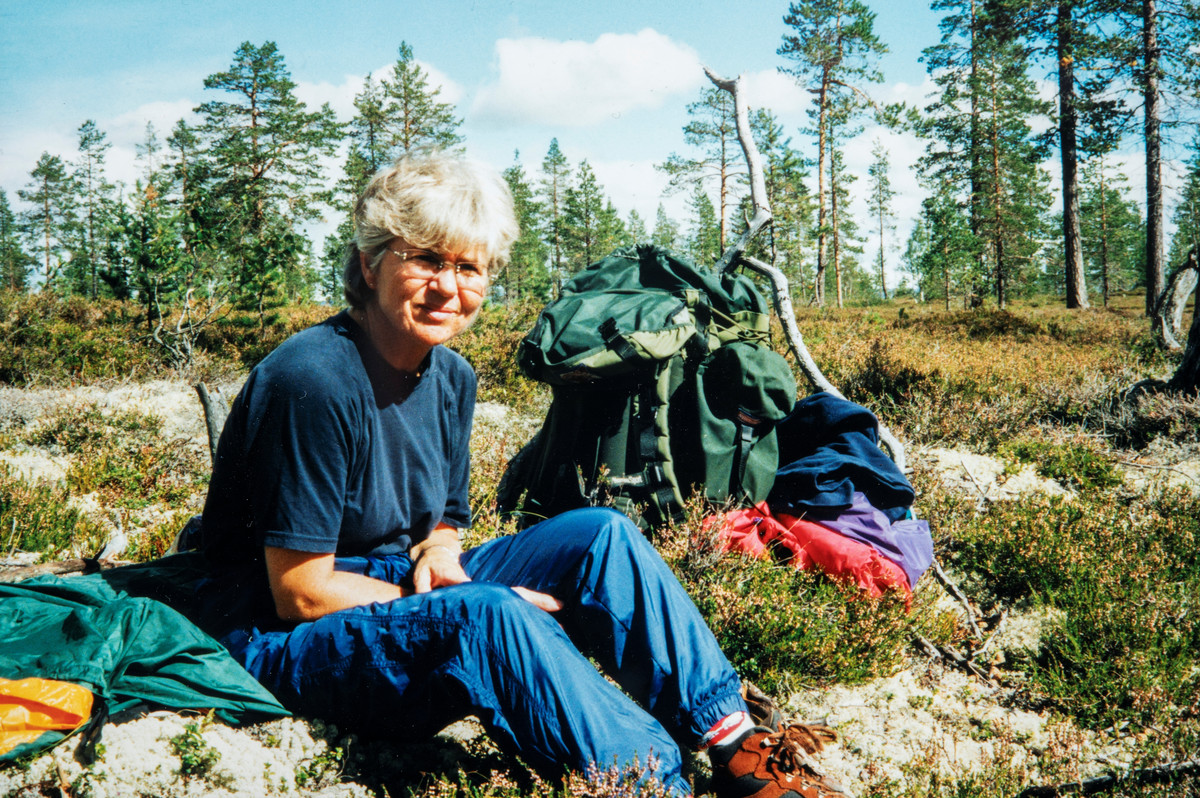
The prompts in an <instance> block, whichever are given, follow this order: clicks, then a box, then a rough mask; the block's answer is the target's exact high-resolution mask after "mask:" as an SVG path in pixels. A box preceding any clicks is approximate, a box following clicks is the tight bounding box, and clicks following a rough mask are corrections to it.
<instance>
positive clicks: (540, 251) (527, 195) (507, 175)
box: [497, 152, 550, 302]
mask: <svg viewBox="0 0 1200 798" xmlns="http://www.w3.org/2000/svg"><path fill="white" fill-rule="evenodd" d="M504 180H505V182H506V183H508V190H509V192H511V193H512V197H513V210H515V211H516V216H517V224H518V225H520V228H521V235H520V237H519V238H518V239H517V240H516V241H515V242H513V246H512V252H511V255H510V259H509V263H508V267H507V268H506V269H505V270H504V272H503V274H501V275H498V276H497V281H498V283H499V284H500V285H501V287H503V289H504V295H505V298H506V299H508V300H510V301H517V300H521V299H525V298H533V299H536V300H538V301H539V302H545V301H546V300H548V299H549V298H550V274H549V272H547V271H546V254H547V250H546V244H545V242H544V241H542V238H541V236H540V235H539V232H538V231H539V230H540V229H541V226H542V225H541V213H542V207H541V205H540V204H539V203H538V201H537V198H536V196H535V195H534V191H533V187H532V186H531V185H530V184H529V181H528V180H527V179H526V177H525V169H524V168H523V167H522V166H521V161H520V153H518V152H514V153H513V163H512V166H510V167H508V168H507V169H505V170H504Z"/></svg>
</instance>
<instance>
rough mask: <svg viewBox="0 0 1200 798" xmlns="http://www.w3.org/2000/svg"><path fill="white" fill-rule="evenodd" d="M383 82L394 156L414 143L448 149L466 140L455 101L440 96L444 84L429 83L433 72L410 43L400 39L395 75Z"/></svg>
mask: <svg viewBox="0 0 1200 798" xmlns="http://www.w3.org/2000/svg"><path fill="white" fill-rule="evenodd" d="M382 86H383V94H384V96H385V97H386V98H387V102H386V105H385V106H384V114H383V118H384V127H385V129H386V130H387V131H388V133H389V134H390V136H391V147H392V152H391V153H390V154H391V156H392V157H393V158H397V157H399V156H401V155H403V154H404V153H406V152H408V151H409V150H411V149H413V148H414V147H427V146H435V147H440V148H443V149H448V148H451V147H457V146H458V145H459V144H461V143H462V142H463V137H462V136H460V135H458V132H457V131H458V126H459V125H461V124H462V120H461V119H455V118H454V106H453V105H451V104H450V103H446V102H442V101H440V100H439V99H438V97H439V95H440V94H441V93H442V90H441V88H431V87H430V86H429V75H428V73H426V72H425V71H424V70H423V69H421V65H420V64H418V63H417V62H416V60H415V59H414V58H413V51H412V47H410V46H409V45H408V43H406V42H400V54H399V56H398V57H397V59H396V63H395V65H394V66H393V67H392V76H391V78H390V79H388V78H385V79H384V80H383V81H382ZM360 112H361V109H360ZM376 168H378V167H376Z"/></svg>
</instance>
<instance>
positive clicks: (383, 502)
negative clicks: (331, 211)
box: [200, 311, 475, 565]
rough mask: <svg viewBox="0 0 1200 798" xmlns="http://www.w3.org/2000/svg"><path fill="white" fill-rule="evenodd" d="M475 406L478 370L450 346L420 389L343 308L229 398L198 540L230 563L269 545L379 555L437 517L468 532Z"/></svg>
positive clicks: (435, 353) (297, 338) (416, 537)
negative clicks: (470, 446) (389, 360)
mask: <svg viewBox="0 0 1200 798" xmlns="http://www.w3.org/2000/svg"><path fill="white" fill-rule="evenodd" d="M410 388H411V391H412V392H411V393H408V390H409V389H410ZM474 412H475V372H474V371H472V370H471V367H470V366H469V365H468V364H467V362H466V361H465V360H463V359H462V357H460V356H459V355H458V354H457V353H455V352H452V351H451V350H449V349H446V348H445V347H442V346H435V347H434V348H433V349H432V350H431V351H430V353H429V357H428V358H427V359H426V361H425V365H424V367H423V369H422V373H421V377H420V379H419V380H416V383H415V387H413V386H412V379H411V377H408V376H406V375H404V374H402V373H400V372H398V371H396V370H395V369H394V368H392V367H391V366H390V365H389V364H388V363H387V362H386V361H384V360H383V358H382V357H380V355H379V354H378V352H377V351H376V350H375V348H374V346H372V345H371V343H370V341H369V340H368V338H367V336H366V334H365V333H364V332H363V330H362V328H360V327H359V326H358V324H357V323H355V322H354V320H353V319H351V318H350V316H349V314H348V313H346V312H345V311H343V312H342V313H339V314H338V315H337V316H334V317H333V318H331V319H329V320H328V321H326V322H324V323H323V324H319V325H317V326H316V327H312V328H309V329H307V330H305V331H303V332H301V333H298V334H297V335H294V336H292V337H291V338H289V339H288V340H287V341H285V342H284V343H283V345H281V346H280V347H279V348H278V349H276V350H275V351H274V352H272V353H271V354H270V355H269V356H268V357H267V358H266V359H265V360H263V361H262V362H261V363H259V364H258V366H256V367H255V369H254V370H253V371H252V372H251V373H250V377H249V379H247V380H246V384H245V385H244V386H243V387H242V390H241V391H240V392H239V393H238V395H237V398H236V399H235V400H234V402H233V405H232V407H231V408H230V413H229V418H228V420H227V421H226V422H225V428H224V430H223V431H222V433H221V439H220V442H219V443H218V446H217V458H216V462H215V463H214V465H213V475H212V481H211V483H210V484H209V489H208V498H207V500H206V501H205V503H204V516H203V530H202V533H201V544H200V545H201V548H202V549H203V550H204V551H205V553H206V554H208V556H209V558H210V559H211V560H212V561H213V562H214V563H219V564H225V565H234V564H237V563H246V562H250V561H253V560H256V559H257V560H261V558H262V552H263V546H274V547H278V548H284V549H294V550H297V551H307V552H315V553H321V554H338V555H339V556H363V555H383V554H396V553H400V552H405V551H407V550H408V548H409V546H410V545H412V544H413V543H414V542H417V541H420V540H422V539H423V538H425V537H426V536H427V535H428V534H429V532H430V530H432V529H433V528H434V526H436V525H437V524H438V522H439V521H444V522H445V523H447V524H449V525H450V526H453V527H458V528H460V529H462V528H465V527H467V526H469V525H470V522H471V511H470V505H469V501H468V496H467V481H468V477H469V473H470V460H469V451H468V442H469V439H470V435H471V420H472V416H473V414H474Z"/></svg>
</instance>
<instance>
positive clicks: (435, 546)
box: [418, 543, 459, 560]
mask: <svg viewBox="0 0 1200 798" xmlns="http://www.w3.org/2000/svg"><path fill="white" fill-rule="evenodd" d="M434 549H441V550H442V551H444V552H446V553H447V554H449V555H450V556H451V557H453V558H454V559H456V560H457V559H458V555H459V552H457V551H455V550H454V549H452V548H450V547H449V546H446V545H443V544H441V543H430V544H429V545H427V546H425V547H424V548H422V549H421V553H420V555H419V557H424V556H425V555H426V554H428V553H429V552H431V551H433V550H434ZM419 557H418V558H419Z"/></svg>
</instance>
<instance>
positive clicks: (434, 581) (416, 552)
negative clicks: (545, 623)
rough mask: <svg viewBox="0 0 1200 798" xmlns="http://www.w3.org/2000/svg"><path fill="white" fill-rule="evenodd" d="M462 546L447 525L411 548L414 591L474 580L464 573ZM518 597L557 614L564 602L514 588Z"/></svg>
mask: <svg viewBox="0 0 1200 798" xmlns="http://www.w3.org/2000/svg"><path fill="white" fill-rule="evenodd" d="M461 554H462V547H461V546H460V545H459V542H458V530H457V529H455V528H454V527H452V526H448V525H446V524H438V525H437V526H436V527H434V529H433V531H432V532H430V533H429V537H427V538H426V539H425V540H423V541H421V542H420V543H417V544H416V545H414V546H413V547H412V548H411V549H409V556H411V557H412V558H413V569H412V578H413V588H414V589H415V592H417V593H428V592H429V591H430V590H433V589H434V588H438V587H445V586H446V585H461V584H463V583H464V582H470V581H471V577H469V576H467V572H466V571H464V570H463V568H462V565H460V564H459V561H458V558H459V556H461ZM513 590H514V591H515V592H516V594H517V595H518V596H520V597H521V598H523V599H525V600H526V601H528V602H529V603H530V604H532V605H533V606H535V607H538V608H539V609H543V610H545V611H546V612H558V611H559V610H561V609H562V607H563V603H562V602H561V601H559V600H558V599H556V598H555V597H554V596H551V595H550V594H549V593H539V592H538V591H536V590H530V589H529V588H527V587H514V588H513Z"/></svg>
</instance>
